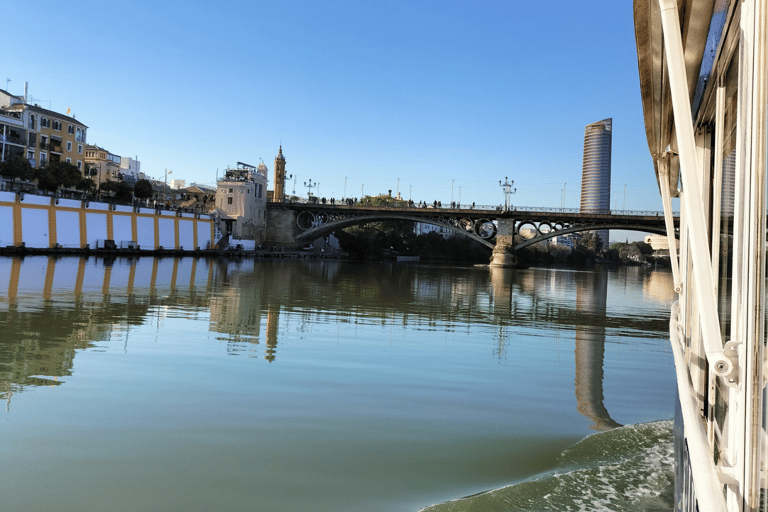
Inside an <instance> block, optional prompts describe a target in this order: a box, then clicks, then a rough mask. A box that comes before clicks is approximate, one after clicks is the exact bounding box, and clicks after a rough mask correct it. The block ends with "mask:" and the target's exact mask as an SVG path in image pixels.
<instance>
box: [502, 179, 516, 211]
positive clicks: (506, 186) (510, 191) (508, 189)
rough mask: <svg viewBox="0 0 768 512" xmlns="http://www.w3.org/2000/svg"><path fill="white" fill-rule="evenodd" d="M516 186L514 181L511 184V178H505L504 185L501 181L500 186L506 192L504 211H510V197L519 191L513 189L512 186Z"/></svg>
mask: <svg viewBox="0 0 768 512" xmlns="http://www.w3.org/2000/svg"><path fill="white" fill-rule="evenodd" d="M514 184H515V181H514V180H512V182H511V183H510V181H509V178H508V177H506V176H504V183H502V182H501V180H499V186H500V187H501V188H502V190H504V209H505V210H509V208H510V206H511V205H510V203H509V196H510V195H512V194H514V193H515V192H517V189H514V190H513V189H512V186H513V185H514Z"/></svg>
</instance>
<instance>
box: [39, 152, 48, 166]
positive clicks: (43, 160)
mask: <svg viewBox="0 0 768 512" xmlns="http://www.w3.org/2000/svg"><path fill="white" fill-rule="evenodd" d="M47 163H48V155H47V154H46V153H40V167H45V164H47Z"/></svg>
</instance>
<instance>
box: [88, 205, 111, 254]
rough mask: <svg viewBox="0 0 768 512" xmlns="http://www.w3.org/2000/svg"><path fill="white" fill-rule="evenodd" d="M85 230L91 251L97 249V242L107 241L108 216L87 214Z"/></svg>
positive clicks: (104, 214) (93, 213)
mask: <svg viewBox="0 0 768 512" xmlns="http://www.w3.org/2000/svg"><path fill="white" fill-rule="evenodd" d="M85 229H86V233H87V239H88V242H87V243H88V245H89V246H90V248H91V249H95V248H96V241H97V240H106V239H107V214H106V213H96V212H91V211H89V212H87V213H86V214H85Z"/></svg>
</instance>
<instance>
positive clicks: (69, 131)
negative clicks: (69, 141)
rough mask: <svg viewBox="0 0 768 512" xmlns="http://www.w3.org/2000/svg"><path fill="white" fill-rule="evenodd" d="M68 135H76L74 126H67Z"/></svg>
mask: <svg viewBox="0 0 768 512" xmlns="http://www.w3.org/2000/svg"><path fill="white" fill-rule="evenodd" d="M67 133H69V134H70V135H71V134H74V133H75V127H74V126H72V125H71V124H70V125H67Z"/></svg>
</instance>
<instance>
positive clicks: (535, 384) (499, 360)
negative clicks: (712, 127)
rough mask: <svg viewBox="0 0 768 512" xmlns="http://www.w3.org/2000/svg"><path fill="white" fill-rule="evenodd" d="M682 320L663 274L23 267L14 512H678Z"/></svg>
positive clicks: (351, 267) (4, 349)
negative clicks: (675, 337)
mask: <svg viewBox="0 0 768 512" xmlns="http://www.w3.org/2000/svg"><path fill="white" fill-rule="evenodd" d="M672 300H673V292H672V289H671V276H670V275H669V274H668V273H666V272H663V271H654V270H649V269H644V268H621V269H610V270H597V271H588V272H585V271H570V270H552V269H529V270H517V271H515V270H510V269H488V268H479V267H469V268H467V267H450V266H429V265H396V264H392V265H389V264H354V263H347V262H338V261H318V260H312V261H295V260H294V261H254V260H243V261H241V262H239V263H237V262H225V261H218V260H205V259H192V258H183V259H173V258H163V259H154V258H144V257H142V258H140V259H122V258H118V259H116V260H106V261H105V260H102V259H97V258H90V259H79V258H61V259H54V258H48V257H27V258H24V259H11V258H0V399H2V405H3V407H2V409H0V439H1V440H0V460H2V461H3V462H2V464H0V500H2V503H3V505H2V510H4V511H22V510H23V511H28V510H57V511H67V510H73V511H74V510H77V511H121V510H126V511H129V510H130V511H133V510H171V511H172V510H179V511H181V510H184V511H188V510H200V511H208V510H232V511H235V510H256V511H281V512H283V511H290V512H301V511H321V512H322V511H413V512H416V511H418V510H420V509H423V508H427V510H430V511H433V510H434V511H443V510H449V511H471V510H483V511H495V510H521V511H538V510H657V509H658V510H664V509H667V510H668V509H670V507H671V500H670V498H669V492H670V487H669V485H670V478H671V464H672V462H671V449H672V447H671V439H670V438H671V434H670V432H671V425H670V422H669V421H668V420H669V418H671V417H672V414H673V400H674V390H675V383H674V373H673V367H672V355H671V353H670V351H669V350H668V341H667V340H668V335H667V330H668V318H669V313H668V312H669V307H670V305H671V301H672ZM468 496H470V497H469V498H466V499H461V498H463V497H468Z"/></svg>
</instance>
